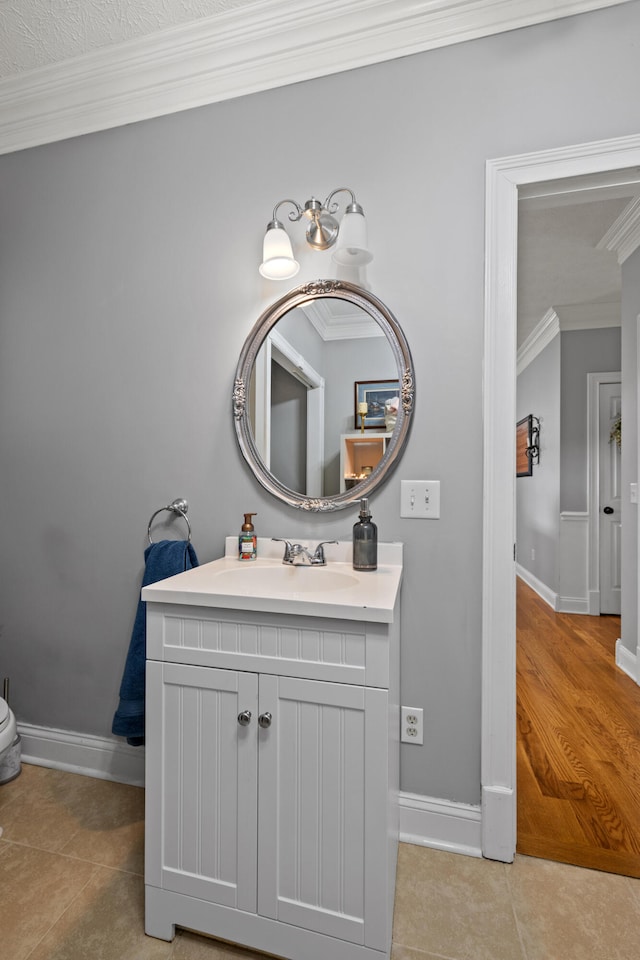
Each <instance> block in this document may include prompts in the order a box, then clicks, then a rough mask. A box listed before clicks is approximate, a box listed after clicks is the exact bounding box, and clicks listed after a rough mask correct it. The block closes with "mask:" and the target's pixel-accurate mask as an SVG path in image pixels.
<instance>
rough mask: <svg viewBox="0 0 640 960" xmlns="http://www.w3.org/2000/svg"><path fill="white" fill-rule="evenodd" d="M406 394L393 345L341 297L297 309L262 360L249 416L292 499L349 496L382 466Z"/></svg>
mask: <svg viewBox="0 0 640 960" xmlns="http://www.w3.org/2000/svg"><path fill="white" fill-rule="evenodd" d="M376 387H377V389H374V388H376ZM398 393H399V383H398V373H397V368H396V362H395V358H394V355H393V352H392V350H391V346H390V344H389V341H388V340H387V338H386V336H385V334H384V331H383V330H382V329H381V328H380V327H379V326H378V324H377V323H376V321H375V320H373V319H372V318H371V317H370V316H369V314H367V313H366V312H365V311H364V310H363V309H362V308H361V307H359V306H357V305H354V304H352V303H349V302H348V301H346V300H339V299H336V298H324V299H317V300H314V301H311V302H310V303H307V304H305V305H303V306H300V307H295V308H294V309H292V310H289V311H288V312H287V313H285V314H284V316H283V317H282V318H281V319H280V320H279V321H278V323H277V324H276V325H275V326H274V327H273V329H272V330H271V332H270V333H269V334H268V336H267V337H266V339H265V341H264V343H263V345H262V347H261V348H260V350H259V352H258V355H257V357H256V360H255V364H254V369H253V374H252V378H251V402H250V405H249V416H250V422H251V429H252V431H253V436H254V440H255V444H256V448H257V450H258V453H259V454H260V457H261V459H262V461H263V463H264V464H265V466H266V467H267V469H268V470H269V471H270V472H271V473H272V474H273V475H274V476H275V477H277V478H278V480H279V481H280V482H281V483H282V484H284V486H286V487H288V488H289V489H290V490H294V491H296V492H298V493H300V494H303V495H305V496H307V497H326V496H333V495H335V494H339V493H344V492H345V491H346V490H348V489H352V488H353V487H354V486H355V485H356V484H357V483H358V482H359V481H361V480H363V479H365V478H366V477H367V476H369V475H370V474H371V473H372V472H373V469H374V468H375V467H376V466H377V465H378V463H379V462H380V460H381V459H382V457H383V455H384V452H385V450H386V447H387V443H388V440H389V438H390V437H391V434H392V431H393V426H394V425H395V418H394V416H393V413H392V410H393V409H394V405H393V401H394V400H395V409H396V410H397V405H398V403H399V398H398ZM359 398H362V399H359ZM385 402H386V403H387V418H386V420H385ZM362 404H364V405H365V406H366V408H367V409H366V411H365V412H364V414H359V413H358V409H359V408H360V409H362V410H364V409H365V408H364V407H363V406H362ZM363 416H364V424H362V417H363ZM387 424H388V427H387ZM363 426H364V429H363Z"/></svg>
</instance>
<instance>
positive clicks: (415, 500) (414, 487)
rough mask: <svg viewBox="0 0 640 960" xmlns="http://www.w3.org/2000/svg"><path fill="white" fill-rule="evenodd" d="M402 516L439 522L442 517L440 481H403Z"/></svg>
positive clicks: (401, 483) (401, 491)
mask: <svg viewBox="0 0 640 960" xmlns="http://www.w3.org/2000/svg"><path fill="white" fill-rule="evenodd" d="M400 516H401V517H412V518H413V519H415V520H438V519H439V517H440V481H439V480H402V481H401V482H400Z"/></svg>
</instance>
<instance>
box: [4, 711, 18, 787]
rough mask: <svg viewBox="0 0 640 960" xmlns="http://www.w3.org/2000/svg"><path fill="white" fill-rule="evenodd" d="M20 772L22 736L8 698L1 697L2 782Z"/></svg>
mask: <svg viewBox="0 0 640 960" xmlns="http://www.w3.org/2000/svg"><path fill="white" fill-rule="evenodd" d="M19 773H20V737H19V736H18V734H17V730H16V718H15V717H14V715H13V712H12V710H10V709H9V704H8V703H7V701H6V700H3V699H2V698H1V697H0V784H2V783H8V781H9V780H13V779H14V777H17V776H18V774H19Z"/></svg>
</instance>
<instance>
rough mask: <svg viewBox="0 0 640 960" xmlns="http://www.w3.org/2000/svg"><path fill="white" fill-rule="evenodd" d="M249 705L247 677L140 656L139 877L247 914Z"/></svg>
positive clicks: (250, 904)
mask: <svg viewBox="0 0 640 960" xmlns="http://www.w3.org/2000/svg"><path fill="white" fill-rule="evenodd" d="M257 708H258V677H257V675H256V674H253V673H243V672H237V671H234V670H215V669H212V668H210V667H194V666H186V665H184V664H175V663H160V662H157V661H147V727H148V728H149V729H153V730H154V731H157V732H158V735H156V736H154V737H152V738H148V742H147V747H146V751H147V814H146V819H147V844H146V851H147V861H146V870H145V876H146V881H147V883H150V884H151V885H153V886H158V887H162V888H164V889H167V890H173V891H174V892H176V893H183V894H186V895H187V896H192V897H197V898H199V899H202V900H207V901H210V902H213V903H219V904H222V905H223V906H227V907H236V908H238V909H240V910H247V911H249V912H253V913H255V909H256V855H257V835H256V828H257V806H256V789H257V737H256V719H255V718H256V717H257ZM245 710H248V711H250V712H251V714H252V718H251V722H250V724H249V725H247V726H242V725H240V724H239V723H238V715H239V714H240V713H242V711H245Z"/></svg>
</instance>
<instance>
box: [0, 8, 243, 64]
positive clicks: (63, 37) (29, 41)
mask: <svg viewBox="0 0 640 960" xmlns="http://www.w3.org/2000/svg"><path fill="white" fill-rule="evenodd" d="M253 2H254V0H0V78H1V77H9V76H15V75H16V74H19V73H21V72H23V71H26V70H33V69H35V68H37V67H46V66H49V65H50V64H53V63H61V62H62V61H65V60H69V59H73V58H76V57H81V56H84V55H87V54H89V55H90V54H91V53H92V52H95V51H97V50H99V49H101V48H105V47H111V46H114V45H118V44H122V43H126V42H127V41H130V40H138V39H140V38H141V37H148V36H150V35H151V34H154V33H158V31H162V30H171V29H172V28H174V27H179V26H182V25H184V24H187V23H194V22H195V21H197V20H200V19H204V18H205V17H214V16H218V15H220V14H224V13H227V12H229V11H231V10H237V9H239V8H240V7H246V6H249V5H250V4H251V3H253Z"/></svg>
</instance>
